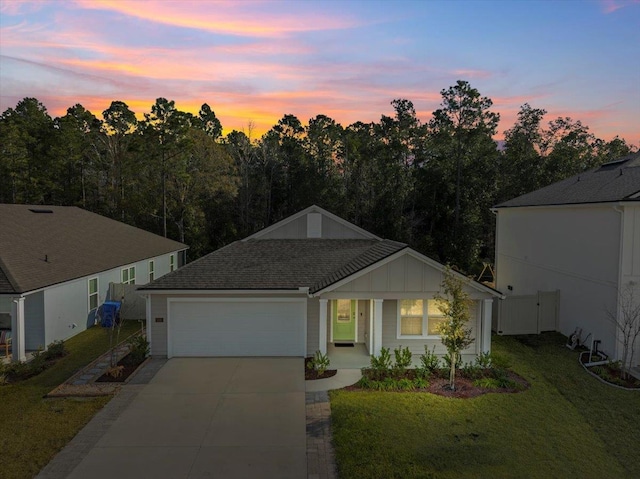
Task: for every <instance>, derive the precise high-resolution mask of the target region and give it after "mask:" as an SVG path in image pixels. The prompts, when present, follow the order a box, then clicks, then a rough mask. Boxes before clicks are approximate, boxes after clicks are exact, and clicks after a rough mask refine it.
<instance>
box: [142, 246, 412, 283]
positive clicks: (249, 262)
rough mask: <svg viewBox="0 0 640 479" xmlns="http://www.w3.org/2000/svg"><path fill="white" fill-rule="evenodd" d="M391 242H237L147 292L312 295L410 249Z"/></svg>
mask: <svg viewBox="0 0 640 479" xmlns="http://www.w3.org/2000/svg"><path fill="white" fill-rule="evenodd" d="M406 247H407V245H405V244H403V243H397V242H395V241H389V240H382V241H380V240H356V239H343V240H341V239H260V240H249V241H236V242H235V243H231V244H230V245H228V246H225V247H224V248H221V249H219V250H217V251H214V252H213V253H210V254H208V255H206V256H204V257H202V258H200V259H198V260H196V261H194V262H193V263H190V264H188V265H186V266H184V267H182V268H180V269H179V270H176V271H174V272H173V273H170V274H168V275H166V276H163V277H162V278H159V279H157V280H156V281H154V282H153V283H150V284H149V285H147V286H145V287H143V288H139V289H144V290H175V289H190V290H191V289H192V290H199V289H203V290H204V289H217V290H236V289H237V290H257V289H298V288H305V287H307V288H310V291H311V292H312V293H313V292H315V291H318V290H320V289H322V288H324V287H326V286H328V285H330V284H333V283H335V282H336V281H339V280H340V279H343V278H345V277H347V276H349V275H351V274H353V273H354V272H356V271H359V270H361V269H363V268H365V267H367V266H369V265H371V264H374V263H376V262H378V261H380V260H381V259H383V258H385V257H387V256H389V255H391V254H393V253H395V252H397V251H400V250H402V249H404V248H406Z"/></svg>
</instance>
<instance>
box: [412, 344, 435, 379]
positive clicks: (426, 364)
mask: <svg viewBox="0 0 640 479" xmlns="http://www.w3.org/2000/svg"><path fill="white" fill-rule="evenodd" d="M435 350H436V347H435V346H434V347H433V348H432V349H431V351H429V348H428V347H427V345H426V344H425V346H424V354H421V355H420V367H419V368H417V369H416V374H417V375H418V376H419V377H422V378H428V377H429V376H431V374H433V373H434V372H435V371H436V370H437V369H438V367H439V365H440V358H439V357H438V356H437V355H436V353H435Z"/></svg>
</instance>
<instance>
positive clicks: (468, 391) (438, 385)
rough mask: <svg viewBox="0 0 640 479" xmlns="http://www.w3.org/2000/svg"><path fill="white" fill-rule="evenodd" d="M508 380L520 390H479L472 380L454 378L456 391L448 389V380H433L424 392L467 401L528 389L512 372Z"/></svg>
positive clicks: (523, 381)
mask: <svg viewBox="0 0 640 479" xmlns="http://www.w3.org/2000/svg"><path fill="white" fill-rule="evenodd" d="M508 376H509V379H511V380H512V381H514V382H516V383H518V384H520V385H521V386H522V389H516V388H496V389H490V388H481V387H478V386H474V384H473V380H471V379H467V378H465V377H456V390H455V391H452V390H451V389H449V379H448V378H433V379H431V380H430V381H429V387H428V388H427V389H426V392H430V393H431V394H437V395H438V396H445V397H450V398H460V399H469V398H474V397H478V396H482V395H483V394H487V393H519V392H522V391H524V390H525V389H528V388H529V383H528V382H527V381H526V380H525V379H524V378H522V377H520V376H518V375H517V374H516V373H514V372H511V371H510V372H509V373H508Z"/></svg>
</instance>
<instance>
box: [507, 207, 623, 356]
mask: <svg viewBox="0 0 640 479" xmlns="http://www.w3.org/2000/svg"><path fill="white" fill-rule="evenodd" d="M621 219H622V215H621V214H620V213H619V212H617V211H616V210H615V209H614V207H613V205H604V206H602V205H579V206H555V207H523V208H501V209H499V210H498V213H497V228H496V287H497V289H498V290H500V291H502V292H503V293H504V294H506V295H507V296H509V295H530V294H535V293H537V292H538V291H554V290H560V308H559V316H560V317H559V327H560V331H561V332H562V333H563V334H565V335H569V334H571V333H572V332H573V331H574V329H575V328H576V327H581V328H582V329H583V331H584V333H583V337H584V336H586V334H588V333H591V334H592V337H595V338H596V339H600V340H602V347H603V348H604V349H605V350H606V351H608V352H609V354H613V353H614V351H615V340H614V327H613V325H612V324H611V323H609V322H607V320H606V311H607V310H609V311H615V308H616V306H615V304H616V300H615V298H616V288H617V285H618V280H619V264H620V253H621V249H620V248H621V236H620V231H621ZM510 287H511V289H510Z"/></svg>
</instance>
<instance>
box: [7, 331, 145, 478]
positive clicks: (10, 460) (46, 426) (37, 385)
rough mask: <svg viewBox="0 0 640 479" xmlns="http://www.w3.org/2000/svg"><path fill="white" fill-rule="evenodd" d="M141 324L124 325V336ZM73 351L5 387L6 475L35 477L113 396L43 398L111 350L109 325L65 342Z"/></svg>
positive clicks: (11, 476) (131, 332) (123, 337)
mask: <svg viewBox="0 0 640 479" xmlns="http://www.w3.org/2000/svg"><path fill="white" fill-rule="evenodd" d="M139 329H140V323H139V322H138V321H127V322H125V323H124V325H123V326H122V331H121V333H120V339H121V340H124V339H126V338H127V337H128V336H130V335H131V334H133V333H134V332H136V331H138V330H139ZM65 347H66V349H67V350H68V351H69V354H67V355H66V356H65V357H63V358H61V359H60V360H58V362H57V363H56V364H55V365H54V366H52V367H51V368H49V369H47V370H45V371H44V372H42V373H41V374H39V375H37V376H34V377H32V378H30V379H27V380H26V381H21V382H17V383H15V384H9V385H4V386H0V405H1V407H0V411H1V413H2V418H1V419H0V463H1V466H0V467H1V469H0V471H1V472H0V477H3V478H7V479H10V478H26V477H33V476H35V475H36V474H37V473H38V472H39V471H40V469H42V468H43V467H44V466H45V465H46V464H47V463H48V462H49V461H50V460H51V459H52V458H53V456H54V455H55V454H56V453H57V452H58V451H59V450H60V449H62V448H63V447H64V445H65V444H67V443H68V442H69V441H70V440H71V439H72V438H73V437H74V436H75V435H76V434H77V433H78V431H79V430H80V429H81V428H82V427H83V426H84V425H85V424H86V423H87V422H88V421H89V420H90V419H91V418H92V417H93V415H94V414H95V413H96V412H98V411H99V410H100V409H101V408H102V407H103V406H104V405H105V404H106V403H107V402H108V401H109V399H110V398H109V397H98V398H77V399H75V398H64V399H62V398H56V399H43V396H44V395H45V394H47V393H48V392H50V391H51V390H52V389H53V388H55V387H56V386H57V385H59V384H61V383H62V382H64V381H66V380H67V379H68V378H69V377H71V376H72V375H73V374H75V373H76V372H77V371H78V370H80V369H81V368H83V367H84V366H86V365H87V364H89V363H90V362H91V361H93V360H94V359H96V358H97V357H98V356H100V355H101V354H103V353H105V352H106V351H107V350H108V349H109V333H108V330H106V329H103V328H100V327H93V328H91V329H89V330H87V331H84V332H82V333H80V334H78V335H77V336H74V337H73V338H71V339H69V340H68V341H65Z"/></svg>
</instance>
